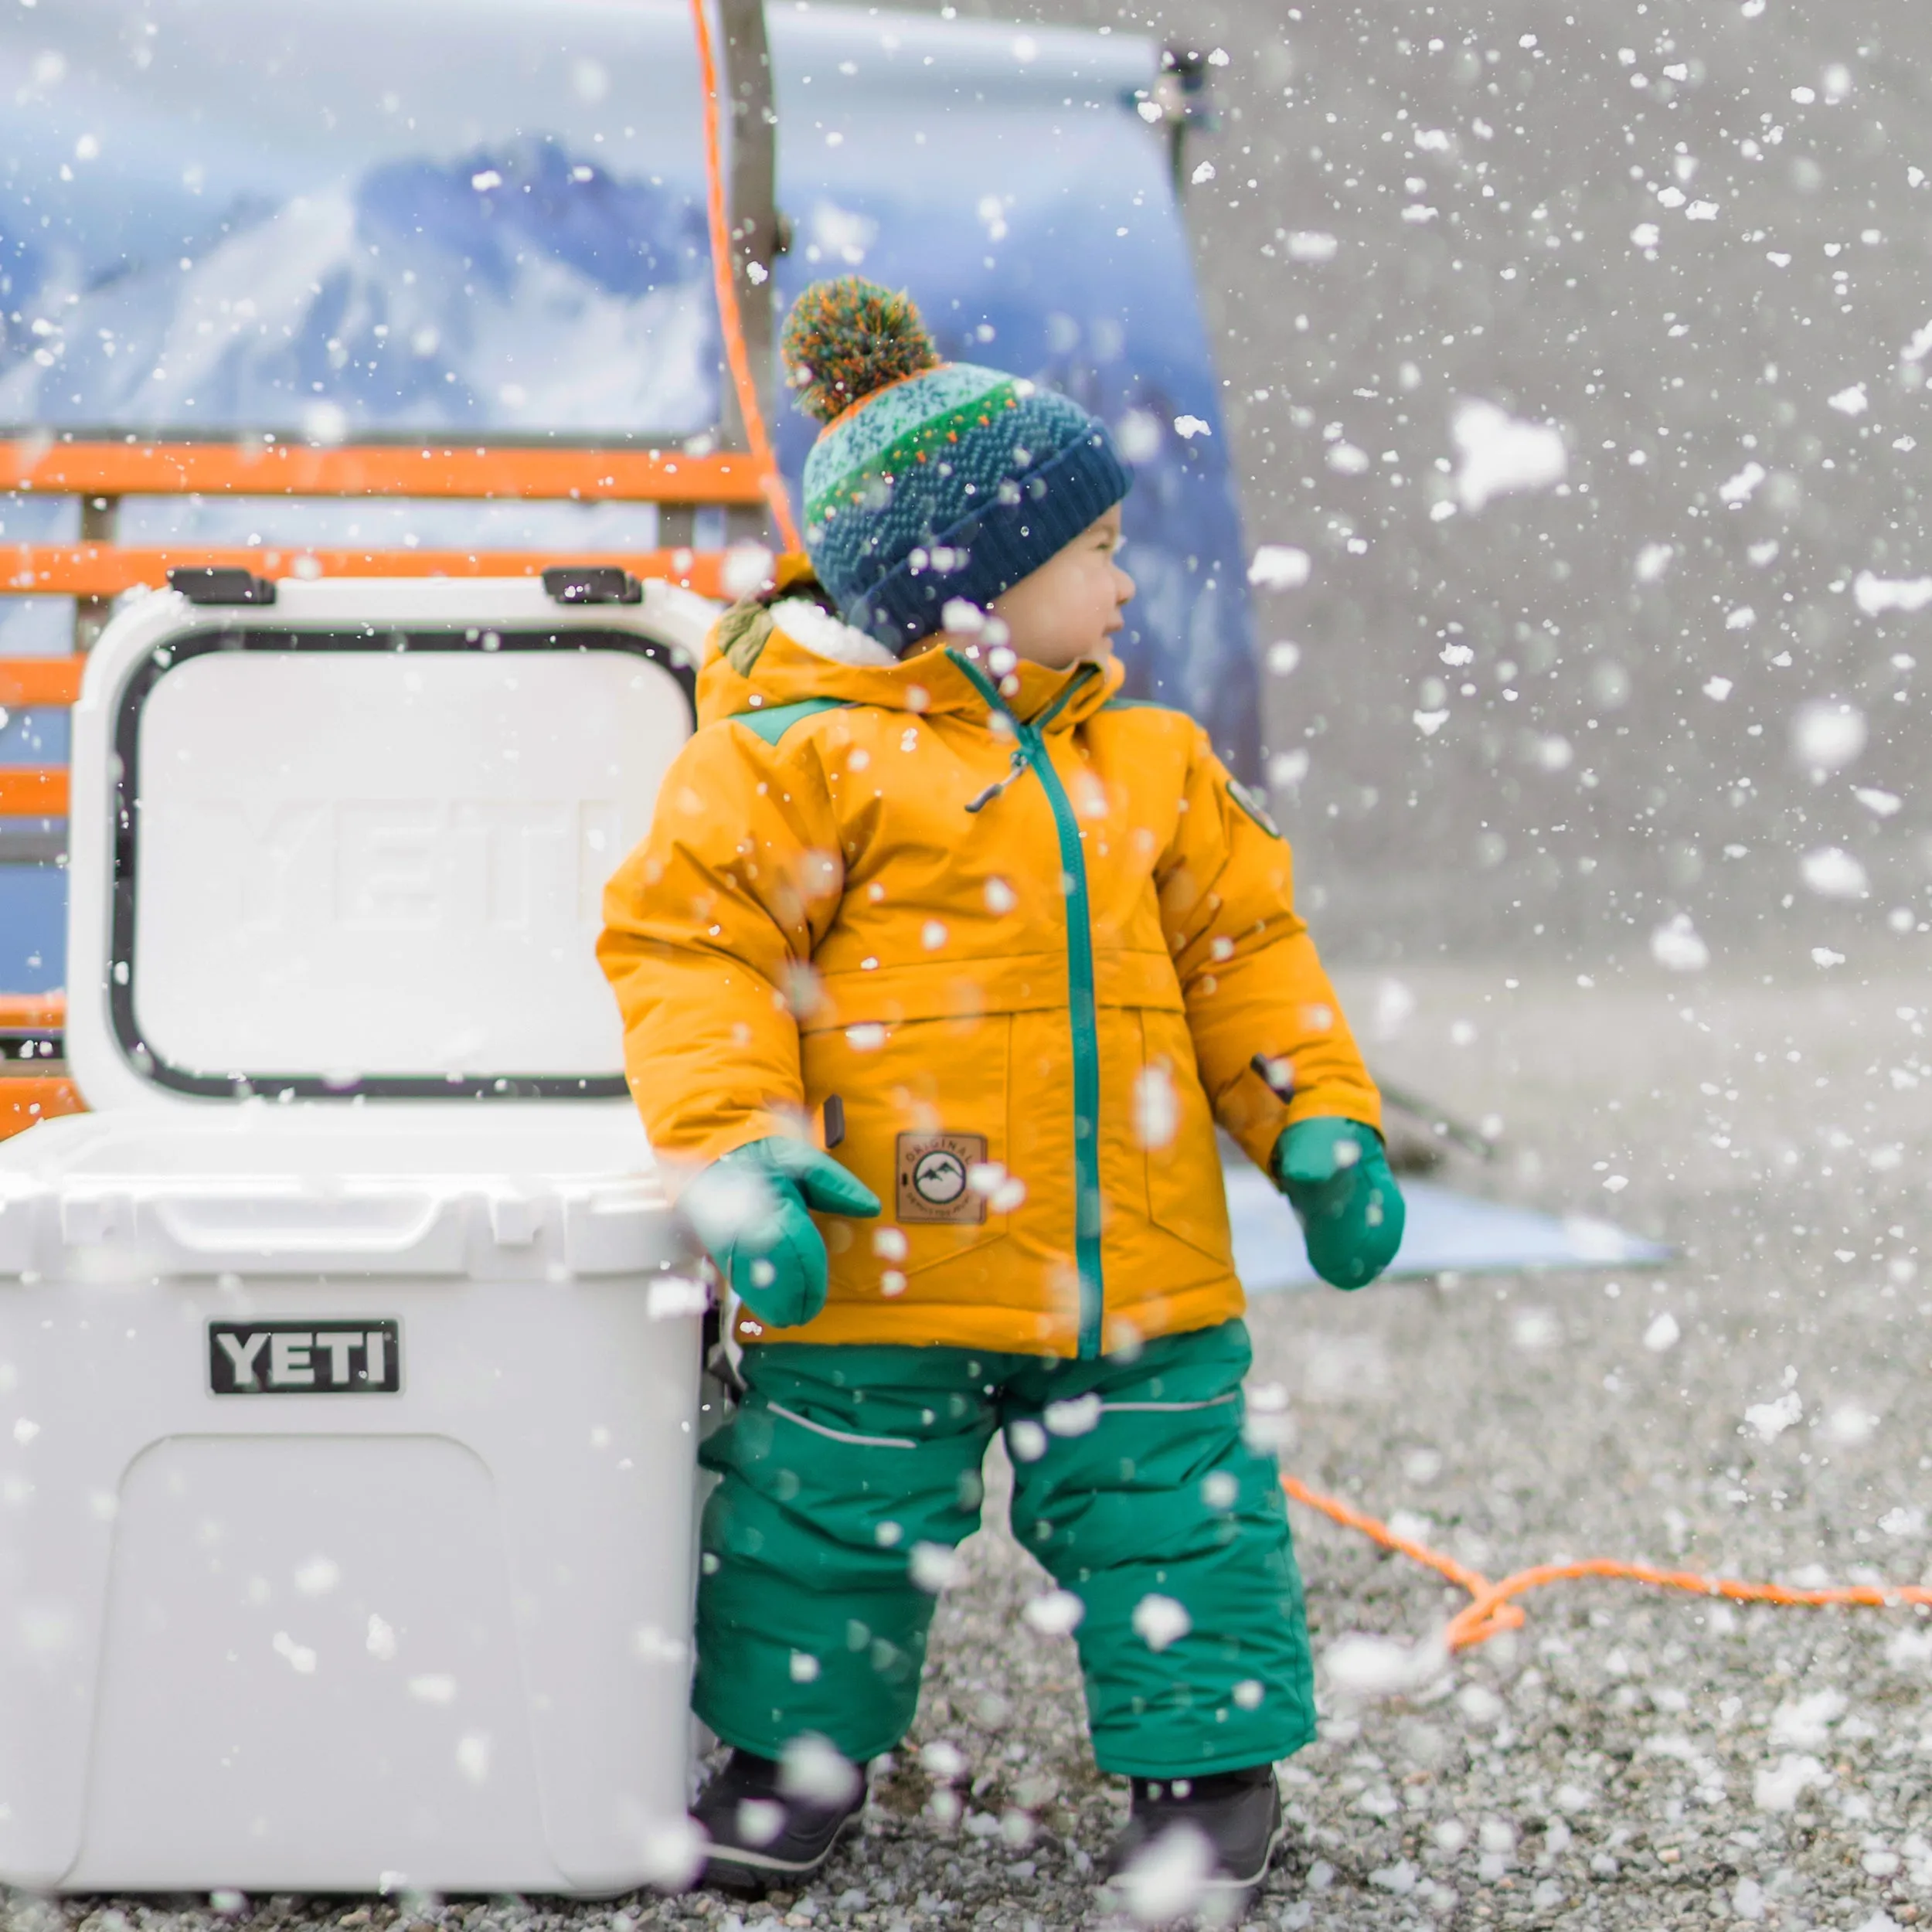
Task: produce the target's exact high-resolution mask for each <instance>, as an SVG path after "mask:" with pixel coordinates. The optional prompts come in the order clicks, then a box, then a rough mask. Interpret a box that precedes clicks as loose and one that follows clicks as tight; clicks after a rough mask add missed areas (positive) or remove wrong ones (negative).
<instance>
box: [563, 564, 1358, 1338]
mask: <svg viewBox="0 0 1932 1932" xmlns="http://www.w3.org/2000/svg"><path fill="white" fill-rule="evenodd" d="M720 634H721V635H722V638H723V645H722V647H721V644H720V636H719V635H714V638H713V642H712V645H711V647H710V649H709V651H708V653H707V656H706V663H705V665H704V667H703V669H702V673H701V675H700V678H699V730H698V731H697V733H696V735H695V736H693V737H692V740H690V742H689V743H688V744H687V745H686V746H685V747H684V749H683V750H682V752H681V753H680V754H679V757H678V758H677V759H676V760H675V763H674V764H672V767H671V769H670V771H669V773H668V775H667V776H666V777H665V781H664V785H663V789H662V791H661V792H660V794H659V795H658V806H657V814H656V818H655V821H654V823H653V825H652V827H651V832H650V835H649V836H648V838H646V839H645V841H644V842H643V843H642V844H641V845H640V846H638V849H637V850H636V851H635V852H633V853H631V855H630V857H629V858H628V859H626V860H625V862H624V864H623V866H621V867H620V869H618V871H617V874H616V875H615V876H614V878H613V879H611V883H610V885H609V886H608V888H607V890H606V893H605V896H604V918H605V922H606V929H605V931H604V935H603V937H602V939H601V940H600V942H599V947H598V956H599V957H600V960H601V961H602V963H603V965H604V971H606V973H607V974H608V975H609V976H610V978H611V984H612V985H613V986H614V988H615V989H616V992H617V1000H618V1003H619V1005H621V1008H622V1010H623V1015H624V1039H625V1065H626V1068H627V1071H628V1075H629V1078H630V1083H631V1090H632V1092H633V1093H634V1094H635V1096H636V1097H637V1101H638V1106H639V1107H641V1109H642V1110H643V1114H644V1119H645V1126H646V1128H647V1129H648V1131H649V1134H650V1138H651V1145H652V1146H653V1147H654V1148H655V1150H656V1151H657V1153H658V1157H659V1158H660V1160H661V1161H662V1162H664V1163H665V1166H666V1168H667V1171H668V1172H671V1173H672V1175H674V1176H675V1175H677V1174H678V1173H679V1172H685V1173H689V1172H694V1171H695V1170H696V1168H698V1167H699V1166H701V1165H703V1164H705V1163H707V1162H711V1161H714V1160H716V1158H718V1157H719V1155H723V1154H725V1153H726V1152H728V1151H730V1150H731V1149H732V1148H735V1147H738V1146H741V1145H743V1144H744V1143H746V1142H747V1141H755V1140H758V1139H760V1138H763V1137H764V1136H765V1135H767V1134H806V1135H808V1136H809V1137H810V1138H814V1139H816V1140H818V1141H820V1143H821V1145H828V1146H829V1147H830V1148H832V1151H834V1152H835V1156H836V1158H838V1160H840V1161H842V1162H844V1163H845V1165H846V1166H847V1167H849V1168H850V1169H851V1170H852V1172H854V1173H855V1174H856V1175H858V1176H859V1178H860V1179H862V1180H863V1181H864V1182H866V1185H868V1186H869V1187H870V1188H872V1189H873V1191H874V1192H876V1194H877V1195H878V1196H879V1199H881V1200H882V1201H883V1202H884V1204H885V1212H884V1213H883V1215H882V1216H880V1218H879V1220H878V1221H876V1222H867V1221H858V1220H845V1219H839V1218H837V1217H834V1216H819V1217H818V1225H819V1226H820V1228H821V1231H822V1232H823V1233H824V1235H825V1243H826V1247H827V1248H828V1250H829V1253H830V1256H831V1264H832V1265H831V1291H830V1296H829V1298H828V1302H827V1304H826V1306H825V1310H824V1311H823V1313H821V1315H818V1317H817V1318H815V1320H813V1321H811V1322H809V1323H808V1324H806V1325H804V1326H803V1327H801V1328H794V1329H786V1330H782V1331H769V1332H770V1333H772V1334H774V1335H782V1337H783V1338H784V1339H785V1340H787V1341H804V1342H900V1343H938V1344H948V1345H954V1346H958V1347H966V1348H985V1349H996V1350H1011V1351H1015V1352H1026V1353H1033V1354H1041V1355H1093V1354H1094V1353H1096V1352H1101V1351H1107V1352H1111V1351H1112V1350H1114V1349H1119V1348H1121V1347H1122V1346H1124V1345H1128V1344H1129V1343H1131V1341H1132V1340H1133V1339H1134V1338H1135V1337H1137V1336H1138V1337H1148V1338H1151V1337H1153V1336H1156V1335H1165V1334H1169V1333H1174V1332H1181V1331H1185V1330H1189V1329H1193V1328H1205V1327H1208V1326H1209V1325H1213V1324H1214V1323H1216V1322H1220V1321H1226V1320H1228V1319H1230V1318H1232V1317H1233V1316H1235V1315H1239V1314H1240V1312H1241V1310H1242V1308H1243V1296H1242V1291H1241V1286H1240V1281H1238V1280H1237V1279H1236V1275H1235V1272H1234V1268H1233V1257H1232V1254H1231V1252H1230V1240H1229V1232H1228V1219H1227V1209H1226V1201H1225V1198H1224V1196H1223V1188H1222V1181H1221V1164H1220V1157H1219V1150H1218V1148H1217V1147H1216V1139H1215V1131H1214V1129H1215V1123H1216V1121H1219V1123H1220V1124H1221V1125H1222V1126H1223V1128H1226V1130H1227V1131H1228V1132H1229V1133H1230V1134H1232V1135H1233V1137H1234V1138H1235V1139H1236V1140H1237V1141H1239V1142H1240V1145H1242V1147H1243V1148H1245V1149H1246V1150H1247V1153H1248V1155H1250V1158H1252V1159H1253V1160H1254V1161H1256V1162H1258V1163H1259V1164H1260V1165H1262V1166H1263V1167H1264V1168H1265V1167H1266V1166H1267V1162H1268V1158H1269V1155H1270V1151H1272V1149H1273V1148H1274V1143H1275V1141H1276V1139H1277V1137H1278V1136H1279V1135H1280V1134H1281V1131H1282V1129H1283V1128H1284V1126H1286V1125H1287V1124H1289V1123H1290V1122H1291V1121H1298V1120H1301V1119H1304V1118H1311V1117H1318V1116H1323V1115H1342V1116H1345V1117H1348V1118H1349V1119H1352V1120H1356V1121H1363V1122H1366V1124H1369V1125H1370V1126H1373V1127H1379V1124H1380V1112H1381V1107H1380V1100H1379V1096H1378V1095H1377V1094H1376V1089H1375V1086H1374V1083H1373V1082H1372V1080H1370V1079H1369V1075H1368V1073H1367V1071H1366V1069H1365V1068H1364V1066H1363V1065H1362V1059H1361V1056H1360V1055H1359V1053H1358V1052H1357V1050H1356V1048H1355V1042H1354V1040H1353V1039H1352V1037H1351V1036H1350V1034H1349V1029H1348V1026H1347V1024H1346V1022H1345V1021H1344V1019H1343V1018H1342V1012H1341V1009H1340V1007H1339V1005H1338V1003H1337V1002H1336V999H1335V993H1334V991H1333V989H1332V988H1331V986H1330V985H1329V983H1328V977H1327V975H1325V973H1324V971H1322V968H1321V963H1320V961H1318V959H1317V957H1316V956H1315V947H1314V944H1313V942H1312V941H1311V940H1310V938H1309V937H1308V932H1307V930H1306V928H1305V927H1304V926H1303V924H1302V922H1301V920H1300V919H1299V918H1298V917H1297V916H1296V913H1295V911H1294V898H1293V893H1292V888H1291V873H1292V869H1291V859H1290V855H1289V850H1288V847H1287V845H1286V843H1285V842H1284V841H1283V840H1282V838H1281V836H1280V835H1279V834H1278V833H1277V832H1276V831H1275V830H1274V827H1273V825H1271V824H1270V822H1269V821H1268V820H1267V817H1266V815H1265V814H1264V812H1263V811H1261V810H1260V808H1259V807H1258V805H1257V804H1253V802H1251V801H1249V800H1248V799H1247V798H1246V797H1245V795H1244V794H1243V792H1242V791H1241V790H1240V787H1237V786H1236V785H1235V784H1233V781H1231V780H1230V777H1229V776H1228V774H1227V772H1226V770H1224V769H1223V767H1222V765H1221V764H1220V762H1219V760H1218V759H1216V757H1215V756H1214V753H1213V751H1212V750H1211V749H1210V748H1209V744H1208V741H1207V738H1206V734H1205V733H1203V732H1202V730H1201V729H1200V727H1199V726H1198V725H1197V724H1196V723H1194V721H1193V720H1192V719H1191V718H1189V717H1188V716H1185V715H1184V714H1183V713H1180V712H1178V711H1173V710H1169V709H1166V708H1165V706H1159V705H1151V704H1143V703H1138V702H1131V701H1129V700H1126V699H1121V698H1120V697H1118V696H1117V695H1116V693H1117V690H1118V688H1119V685H1120V682H1121V668H1120V666H1119V665H1118V664H1117V662H1113V661H1111V660H1110V661H1109V662H1107V663H1106V664H1104V665H1093V664H1083V665H1078V666H1077V667H1075V668H1073V669H1072V670H1070V671H1066V672H1056V671H1052V670H1049V669H1047V668H1044V667H1043V666H1040V665H1034V664H1031V663H1022V664H1020V665H1018V666H1017V667H1016V668H1013V669H1012V670H1011V671H1009V672H1008V673H1007V675H1005V677H1004V678H1003V679H999V680H998V681H997V684H996V681H995V679H994V678H993V677H992V675H991V673H990V672H988V669H987V668H985V665H984V664H983V662H976V661H975V656H974V655H973V654H972V652H971V650H970V649H969V648H968V647H967V646H966V645H964V644H963V643H962V642H961V641H959V640H951V641H948V640H946V639H944V638H941V639H940V640H938V641H936V642H935V643H934V645H933V646H932V647H931V648H929V649H927V650H925V651H922V652H920V654H919V655H916V656H913V657H912V658H908V659H906V660H904V661H895V660H893V659H892V658H889V656H888V655H886V652H885V651H883V648H880V647H879V646H877V645H873V644H872V642H871V641H870V640H869V639H866V638H862V637H861V636H860V635H859V633H857V632H855V631H850V630H849V629H847V628H845V627H844V626H843V625H841V624H838V623H837V621H836V620H835V619H833V618H832V617H829V616H828V615H827V614H825V613H824V612H822V611H819V610H818V609H817V608H816V607H814V606H812V605H811V604H808V603H804V602H801V601H799V600H788V601H786V602H782V603H780V604H777V606H776V607H775V608H774V611H772V612H771V613H770V616H769V617H766V616H765V615H764V614H762V613H760V614H757V621H756V622H754V623H751V624H747V622H746V621H745V619H744V617H743V615H742V614H741V612H733V613H732V614H730V615H729V616H728V617H727V618H726V621H725V622H724V624H722V625H721V626H720ZM1257 1055H1265V1056H1267V1058H1268V1060H1270V1061H1274V1062H1285V1063H1287V1066H1289V1067H1291V1069H1292V1070H1293V1076H1294V1088H1293V1097H1292V1098H1291V1100H1288V1101H1287V1102H1286V1103H1285V1104H1284V1101H1283V1100H1281V1099H1280V1098H1279V1097H1277V1094H1276V1093H1275V1092H1274V1090H1273V1089H1272V1088H1271V1087H1270V1084H1269V1083H1268V1082H1267V1080H1264V1078H1263V1077H1262V1076H1261V1074H1260V1073H1259V1072H1257V1070H1256V1067H1255V1066H1254V1064H1253V1063H1254V1061H1255V1059H1256V1056H1257ZM1277 1079H1278V1074H1277ZM738 1332H739V1335H740V1337H741V1338H743V1339H747V1340H755V1339H757V1338H759V1337H760V1335H764V1334H766V1333H767V1332H768V1331H767V1330H765V1329H764V1328H763V1327H762V1325H760V1323H758V1322H757V1321H756V1320H754V1319H752V1318H750V1317H749V1316H748V1315H745V1314H744V1313H743V1312H742V1311H741V1313H740V1318H739V1325H738Z"/></svg>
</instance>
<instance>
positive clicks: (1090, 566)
mask: <svg viewBox="0 0 1932 1932" xmlns="http://www.w3.org/2000/svg"><path fill="white" fill-rule="evenodd" d="M1120 547H1121V509H1120V505H1118V504H1116V505H1114V508H1113V509H1111V510H1109V511H1108V512H1107V514H1106V515H1104V517H1102V518H1101V519H1100V520H1099V522H1097V523H1091V524H1089V525H1088V526H1087V528H1086V529H1084V530H1083V531H1082V532H1080V535H1079V536H1077V537H1076V538H1074V539H1073V542H1072V543H1070V544H1068V545H1067V546H1066V548H1065V549H1063V550H1058V551H1056V552H1055V553H1054V554H1053V556H1050V557H1049V558H1048V559H1047V560H1046V562H1045V563H1043V564H1042V565H1041V566H1039V569H1038V570H1036V571H1035V572H1034V573H1032V576H1031V577H1022V578H1021V579H1020V580H1019V583H1016V584H1015V585H1014V586H1013V587H1012V590H1009V591H1008V592H1006V594H1005V595H1004V596H1003V597H995V599H994V600H993V614H994V615H995V617H998V618H999V619H1000V621H1002V623H1003V624H1005V626H1006V631H1007V638H1006V641H1007V643H1008V644H1009V645H1010V646H1011V648H1012V650H1013V651H1015V653H1016V654H1017V655H1019V656H1020V657H1022V658H1031V659H1032V662H1034V663H1035V664H1044V665H1050V666H1051V667H1052V668H1053V669H1055V670H1056V671H1058V670H1062V669H1064V668H1065V667H1066V666H1067V665H1070V664H1078V663H1080V662H1081V660H1082V659H1083V658H1094V659H1104V658H1105V657H1106V656H1107V651H1108V648H1109V647H1108V644H1107V640H1108V639H1109V638H1111V637H1112V636H1113V634H1114V632H1115V631H1117V630H1119V629H1120V628H1121V611H1122V610H1123V609H1124V607H1126V604H1127V601H1128V599H1129V598H1130V597H1132V596H1133V594H1134V580H1133V579H1132V578H1131V577H1129V576H1128V574H1127V573H1126V572H1125V571H1124V570H1122V569H1121V566H1119V564H1117V563H1115V562H1114V556H1115V553H1117V551H1118V550H1119V549H1120Z"/></svg>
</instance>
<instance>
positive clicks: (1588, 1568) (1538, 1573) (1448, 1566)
mask: <svg viewBox="0 0 1932 1932" xmlns="http://www.w3.org/2000/svg"><path fill="white" fill-rule="evenodd" d="M1281 1487H1282V1488H1284V1489H1285V1490H1286V1491H1287V1492H1288V1494H1289V1495H1291V1497H1292V1498H1294V1500H1295V1501H1296V1502H1298V1503H1304V1504H1305V1505H1307V1506H1308V1508H1309V1509H1314V1510H1318V1511H1319V1512H1321V1514H1322V1515H1325V1516H1326V1517H1328V1519H1329V1520H1330V1521H1331V1522H1338V1523H1339V1524H1340V1525H1341V1526H1342V1528H1343V1529H1353V1530H1355V1531H1358V1532H1359V1533H1360V1534H1361V1535H1362V1536H1366V1537H1367V1538H1368V1539H1369V1540H1370V1541H1371V1542H1372V1543H1379V1544H1380V1545H1381V1546H1382V1547H1383V1549H1393V1550H1394V1551H1396V1552H1397V1553H1399V1554H1400V1555H1402V1556H1406V1557H1408V1558H1409V1559H1410V1560H1411V1561H1412V1562H1414V1563H1420V1564H1422V1565H1423V1566H1424V1567H1425V1568H1427V1569H1430V1570H1434V1571H1435V1573H1437V1576H1439V1577H1444V1578H1446V1579H1447V1580H1448V1581H1449V1582H1451V1583H1454V1584H1455V1585H1456V1586H1457V1587H1458V1588H1459V1589H1461V1590H1467V1591H1468V1593H1469V1595H1470V1598H1471V1601H1470V1602H1469V1604H1468V1605H1467V1606H1466V1607H1464V1609H1462V1610H1461V1611H1458V1613H1457V1614H1456V1615H1455V1616H1454V1617H1451V1619H1450V1620H1449V1624H1448V1627H1447V1629H1445V1630H1444V1632H1443V1638H1444V1642H1446V1643H1447V1645H1448V1647H1449V1648H1450V1649H1451V1650H1452V1651H1458V1650H1471V1649H1474V1648H1475V1646H1476V1645H1478V1644H1486V1643H1487V1642H1488V1641H1489V1639H1490V1638H1492V1637H1494V1636H1495V1635H1497V1634H1498V1633H1499V1632H1501V1631H1505V1630H1517V1629H1520V1628H1522V1622H1523V1612H1522V1606H1521V1605H1520V1604H1518V1603H1517V1602H1515V1598H1517V1597H1521V1596H1524V1595H1526V1594H1528V1593H1529V1591H1530V1590H1541V1589H1543V1587H1545V1586H1546V1584H1549V1583H1572V1582H1575V1581H1576V1580H1578V1579H1580V1578H1583V1577H1609V1578H1611V1579H1613V1580H1616V1581H1618V1582H1621V1583H1648V1584H1649V1585H1651V1587H1653V1588H1654V1589H1657V1590H1683V1591H1685V1592H1686V1593H1687V1594H1689V1595H1691V1596H1693V1597H1724V1598H1726V1599H1727V1600H1729V1601H1730V1602H1732V1603H1734V1604H1784V1605H1786V1606H1787V1607H1796V1608H1802V1609H1825V1608H1827V1607H1831V1606H1832V1605H1849V1606H1852V1607H1859V1608H1862V1609H1867V1610H1896V1609H1897V1608H1899V1607H1900V1606H1902V1605H1906V1604H1923V1605H1926V1606H1928V1607H1932V1589H1926V1588H1923V1587H1920V1585H1918V1584H1916V1583H1855V1584H1843V1585H1840V1586H1838V1587H1834V1588H1832V1589H1828V1590H1793V1589H1791V1588H1789V1587H1787V1586H1786V1585H1784V1584H1783V1583H1742V1582H1739V1581H1737V1580H1735V1579H1733V1578H1731V1577H1702V1576H1699V1575H1698V1574H1697V1573H1696V1571H1694V1570H1657V1569H1654V1568H1653V1567H1652V1566H1651V1565H1650V1564H1648V1563H1617V1562H1616V1561H1614V1560H1612V1559H1611V1558H1610V1557H1607V1556H1587V1557H1584V1558H1583V1559H1581V1560H1579V1561H1577V1562H1576V1563H1539V1564H1536V1566H1534V1567H1532V1568H1531V1569H1529V1570H1517V1571H1515V1573H1513V1574H1512V1575H1510V1576H1508V1577H1504V1578H1503V1580H1502V1582H1500V1583H1492V1582H1491V1581H1490V1580H1489V1579H1488V1577H1485V1576H1483V1575H1482V1574H1481V1573H1480V1572H1479V1571H1477V1570H1471V1569H1470V1568H1469V1567H1468V1566H1467V1565H1466V1564H1464V1563H1458V1562H1457V1561H1456V1560H1455V1558H1454V1557H1453V1556H1444V1555H1443V1553H1441V1552H1440V1550H1436V1549H1430V1548H1429V1547H1428V1546H1427V1544H1425V1543H1416V1542H1413V1541H1412V1540H1411V1539H1410V1538H1408V1537H1406V1536H1397V1535H1396V1533H1395V1532H1394V1531H1393V1529H1390V1528H1389V1526H1388V1525H1387V1524H1386V1523H1385V1522H1379V1521H1378V1520H1377V1519H1376V1518H1375V1517H1373V1516H1371V1515H1368V1514H1366V1512H1364V1511H1362V1510H1359V1509H1355V1508H1353V1507H1352V1505H1349V1504H1348V1503H1345V1502H1342V1501H1341V1500H1340V1499H1339V1498H1337V1497H1335V1496H1327V1495H1323V1494H1322V1493H1321V1491H1319V1490H1318V1489H1311V1488H1309V1487H1308V1485H1307V1484H1306V1483H1304V1482H1303V1481H1300V1480H1299V1479H1298V1478H1296V1477H1294V1476H1284V1477H1283V1478H1281Z"/></svg>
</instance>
